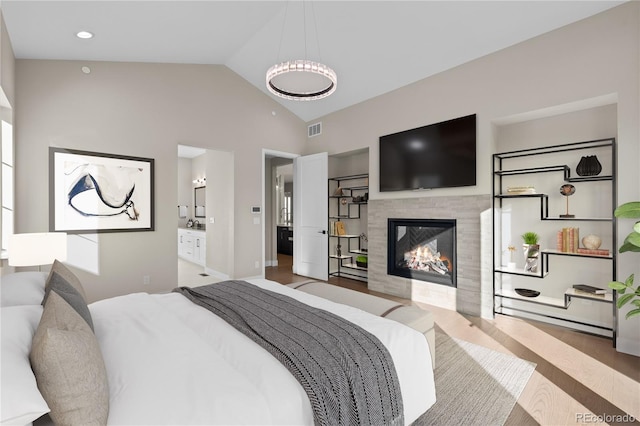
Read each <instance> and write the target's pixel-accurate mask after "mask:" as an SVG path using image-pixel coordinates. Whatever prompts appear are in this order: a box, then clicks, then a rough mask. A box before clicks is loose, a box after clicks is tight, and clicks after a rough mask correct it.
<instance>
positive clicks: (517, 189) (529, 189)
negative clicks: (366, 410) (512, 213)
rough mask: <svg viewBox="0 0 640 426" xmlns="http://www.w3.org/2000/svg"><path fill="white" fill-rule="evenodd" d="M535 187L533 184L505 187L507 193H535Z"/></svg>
mask: <svg viewBox="0 0 640 426" xmlns="http://www.w3.org/2000/svg"><path fill="white" fill-rule="evenodd" d="M535 193H536V189H535V188H534V187H533V186H510V187H508V188H507V194H509V195H522V194H535Z"/></svg>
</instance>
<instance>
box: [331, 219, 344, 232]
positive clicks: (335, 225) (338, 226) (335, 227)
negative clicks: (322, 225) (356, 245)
mask: <svg viewBox="0 0 640 426" xmlns="http://www.w3.org/2000/svg"><path fill="white" fill-rule="evenodd" d="M330 227H331V229H329V234H330V235H346V234H347V231H346V229H345V227H344V222H342V221H341V220H338V221H335V222H331V223H330Z"/></svg>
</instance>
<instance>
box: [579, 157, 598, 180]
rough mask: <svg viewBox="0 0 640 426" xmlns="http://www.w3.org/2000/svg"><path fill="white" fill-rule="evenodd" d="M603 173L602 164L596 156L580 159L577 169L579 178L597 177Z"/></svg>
mask: <svg viewBox="0 0 640 426" xmlns="http://www.w3.org/2000/svg"><path fill="white" fill-rule="evenodd" d="M601 171H602V164H600V161H599V160H598V157H597V156H595V155H586V156H584V157H582V158H581V159H580V162H579V163H578V166H577V167H576V173H577V174H578V176H597V175H599V174H600V172H601Z"/></svg>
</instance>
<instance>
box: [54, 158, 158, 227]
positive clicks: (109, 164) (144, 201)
mask: <svg viewBox="0 0 640 426" xmlns="http://www.w3.org/2000/svg"><path fill="white" fill-rule="evenodd" d="M154 217H155V211H154V159H153V158H140V157H131V156H124V155H116V154H105V153H98V152H90V151H79V150H75V149H66V148H57V147H50V148H49V230H50V231H51V232H56V231H61V232H66V233H70V234H91V233H101V232H134V231H153V230H154V229H155V228H154Z"/></svg>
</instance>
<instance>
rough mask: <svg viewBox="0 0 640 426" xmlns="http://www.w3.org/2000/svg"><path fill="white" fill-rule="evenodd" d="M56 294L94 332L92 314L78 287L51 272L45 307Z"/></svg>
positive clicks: (45, 296)
mask: <svg viewBox="0 0 640 426" xmlns="http://www.w3.org/2000/svg"><path fill="white" fill-rule="evenodd" d="M52 292H55V293H57V294H58V295H59V296H60V297H62V298H63V299H64V300H65V301H66V302H67V303H68V304H69V305H70V306H71V307H72V308H73V309H74V310H75V311H76V312H77V313H78V314H79V315H80V316H81V317H82V318H83V319H84V320H85V321H86V322H87V325H89V327H90V328H91V331H93V320H92V319H91V312H89V307H88V306H87V302H86V301H85V299H84V297H82V295H81V294H80V292H78V290H77V289H76V287H74V286H73V285H71V284H70V283H69V281H67V279H66V278H65V277H63V276H62V275H60V274H58V272H56V271H53V270H52V271H51V273H50V274H49V278H48V280H47V287H46V291H45V294H44V301H43V303H44V305H45V306H46V303H47V301H48V298H49V297H50V296H51V293H52Z"/></svg>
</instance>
